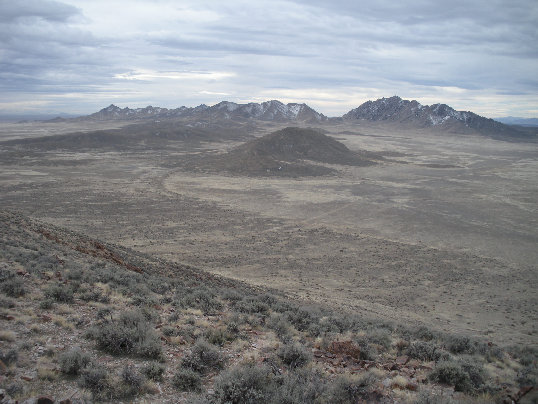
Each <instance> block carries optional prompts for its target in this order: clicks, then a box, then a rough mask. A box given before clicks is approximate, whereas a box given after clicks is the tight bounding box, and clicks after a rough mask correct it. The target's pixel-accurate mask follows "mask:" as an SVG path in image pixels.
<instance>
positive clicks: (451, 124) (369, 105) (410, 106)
mask: <svg viewBox="0 0 538 404" xmlns="http://www.w3.org/2000/svg"><path fill="white" fill-rule="evenodd" d="M342 118H343V119H344V120H347V121H355V120H367V121H375V122H381V121H383V122H394V123H398V124H401V125H404V126H406V127H417V128H428V127H432V128H436V129H439V130H441V131H447V132H454V133H466V132H478V133H481V134H488V135H506V136H516V137H517V136H526V134H524V133H522V132H520V131H518V130H517V129H514V128H512V127H510V126H508V125H505V124H503V123H501V122H497V121H495V120H493V119H489V118H484V117H482V116H480V115H477V114H475V113H473V112H470V111H456V110H455V109H453V108H451V107H449V106H448V105H446V104H433V105H422V104H420V103H419V102H418V101H415V100H413V101H409V100H403V99H402V98H400V97H398V96H393V97H390V98H380V99H378V100H376V101H367V102H365V103H364V104H362V105H360V106H359V107H358V108H355V109H352V110H351V111H349V112H348V113H347V114H345V115H344V116H343V117H342Z"/></svg>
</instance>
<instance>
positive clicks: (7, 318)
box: [6, 316, 15, 321]
mask: <svg viewBox="0 0 538 404" xmlns="http://www.w3.org/2000/svg"><path fill="white" fill-rule="evenodd" d="M6 320H7V321H13V320H15V317H14V316H6Z"/></svg>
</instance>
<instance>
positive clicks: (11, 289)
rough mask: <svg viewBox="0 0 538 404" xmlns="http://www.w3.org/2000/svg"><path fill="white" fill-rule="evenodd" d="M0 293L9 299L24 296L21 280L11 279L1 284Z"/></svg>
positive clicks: (24, 291)
mask: <svg viewBox="0 0 538 404" xmlns="http://www.w3.org/2000/svg"><path fill="white" fill-rule="evenodd" d="M2 292H4V293H5V294H6V295H8V296H9V297H20V296H24V295H25V294H26V288H25V287H24V282H23V281H22V279H18V278H12V279H9V280H7V281H5V282H4V283H2Z"/></svg>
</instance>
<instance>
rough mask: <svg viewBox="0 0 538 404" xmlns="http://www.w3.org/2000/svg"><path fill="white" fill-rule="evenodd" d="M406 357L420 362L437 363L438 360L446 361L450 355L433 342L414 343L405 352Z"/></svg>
mask: <svg viewBox="0 0 538 404" xmlns="http://www.w3.org/2000/svg"><path fill="white" fill-rule="evenodd" d="M406 353H407V355H408V356H409V357H411V358H414V359H419V360H421V361H438V360H440V359H444V360H448V359H449V357H450V355H449V354H448V352H446V351H444V350H442V349H441V348H440V347H439V346H438V345H437V344H435V343H434V342H426V341H414V342H412V343H411V344H410V345H409V347H408V348H407V351H406Z"/></svg>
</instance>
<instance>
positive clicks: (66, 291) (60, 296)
mask: <svg viewBox="0 0 538 404" xmlns="http://www.w3.org/2000/svg"><path fill="white" fill-rule="evenodd" d="M45 297H46V298H49V299H52V300H54V301H56V302H60V303H73V301H74V292H73V289H72V288H71V287H70V286H67V285H64V284H62V283H59V284H55V285H51V286H49V287H48V288H47V289H46V290H45Z"/></svg>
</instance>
